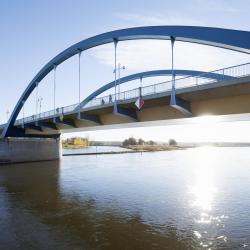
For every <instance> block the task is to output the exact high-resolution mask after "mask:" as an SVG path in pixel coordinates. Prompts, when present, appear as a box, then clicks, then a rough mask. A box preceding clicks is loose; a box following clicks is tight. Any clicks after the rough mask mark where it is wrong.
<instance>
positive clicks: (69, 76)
mask: <svg viewBox="0 0 250 250" xmlns="http://www.w3.org/2000/svg"><path fill="white" fill-rule="evenodd" d="M249 7H250V2H249V1H247V0H245V1H244V0H241V1H230V0H229V1H223V0H217V1H215V0H211V1H201V0H190V1H166V0H165V1H163V0H158V1H145V0H144V1H137V0H134V1H110V0H105V1H94V0H92V1H83V0H82V1H80V0H70V1H66V0H60V1H59V0H54V1H46V0H43V1H39V0H37V1H31V0H25V1H24V0H13V1H7V0H2V1H1V2H0V30H1V46H0V54H1V57H0V68H1V71H0V72H1V73H0V87H1V92H0V104H1V105H0V122H1V123H2V122H5V121H6V111H7V110H9V111H12V109H13V107H14V105H15V103H16V102H17V100H18V98H19V97H20V95H21V93H22V91H23V90H24V88H25V87H26V86H27V84H28V83H29V81H30V80H31V79H32V78H33V77H34V75H35V74H36V73H37V72H38V71H39V70H40V68H41V67H42V66H44V64H46V63H47V62H48V61H49V60H50V59H51V58H52V57H54V56H55V55H56V54H58V53H59V52H61V51H62V50H64V49H65V48H67V47H69V46H70V45H72V44H74V43H76V42H78V41H80V40H83V39H85V38H88V37H90V36H92V35H96V34H99V33H102V32H107V31H111V30H114V29H120V28H127V27H134V26H146V25H199V26H212V27H222V28H232V29H240V30H250V29H249V23H250V16H249V14H248V11H249ZM194 51H195V53H194ZM249 59H250V56H249V55H245V54H241V53H236V52H230V51H225V50H222V49H218V48H211V47H206V46H200V45H194V44H182V43H178V44H176V58H175V61H176V62H175V63H176V67H177V68H186V69H199V70H213V69H216V68H221V67H226V66H231V65H236V64H240V63H245V62H249V61H250V60H249ZM118 60H119V61H120V62H121V63H122V64H124V65H125V66H126V70H125V71H124V72H123V74H124V75H125V74H131V73H135V72H139V71H144V70H149V69H164V68H169V67H170V44H169V42H168V41H134V42H131V41H130V42H123V43H120V44H119V46H118ZM112 71H113V46H112V44H110V45H105V46H101V47H98V48H95V49H92V50H90V51H87V52H84V54H83V56H82V68H81V72H82V76H83V78H82V89H83V92H82V93H81V96H82V97H84V96H86V95H87V94H89V93H90V92H91V91H93V90H94V89H96V88H97V87H98V86H101V85H103V84H104V83H106V82H108V81H111V80H113V77H114V76H113V73H112ZM57 79H58V92H57V106H65V105H70V104H73V103H76V102H77V96H78V94H77V57H74V58H72V59H70V60H69V61H68V62H66V63H64V64H63V65H61V66H60V67H58V73H57ZM135 84H136V83H135ZM145 84H146V83H145ZM52 89H53V88H52V75H48V76H47V77H46V78H45V79H44V81H43V84H41V87H40V89H39V96H41V97H43V99H44V100H43V105H42V110H43V111H46V110H49V109H53V105H52V103H53V98H52V96H53V91H52ZM69 90H70V91H69ZM34 103H35V96H34V95H32V96H31V97H30V98H29V100H28V102H27V104H26V107H25V114H27V115H28V114H33V113H34V112H35V104H34ZM246 124H247V123H233V124H226V125H223V126H222V125H220V126H222V129H221V132H220V133H218V131H219V128H218V127H216V126H217V125H215V128H214V131H216V133H212V132H211V133H210V134H212V135H213V138H212V139H214V134H216V136H217V137H216V138H218V140H222V139H227V140H231V139H232V140H236V139H239V140H243V139H244V140H250V138H246V137H244V136H243V135H241V134H239V135H234V136H235V138H234V136H231V137H230V130H231V127H235V126H237V127H239V128H240V129H239V130H240V131H242V130H243V128H244V127H247V125H246ZM203 127H204V126H203ZM227 127H228V129H225V128H227ZM223 128H224V129H223ZM162 129H163V130H164V131H168V130H169V133H168V132H166V138H164V139H167V137H168V135H167V134H171V135H173V136H175V137H176V136H177V137H178V139H180V140H181V139H183V140H189V138H186V136H185V133H182V132H181V131H183V129H181V127H180V126H172V127H171V128H170V127H168V128H165V127H164V128H162ZM186 129H187V130H188V129H189V130H190V133H191V132H192V131H195V130H197V129H195V128H194V127H192V126H190V125H189V126H186V128H185V130H186ZM148 131H150V133H149V132H148ZM153 131H155V129H150V128H149V129H130V130H127V129H126V130H119V131H118V130H117V131H115V132H114V133H110V132H108V131H104V132H102V131H101V132H100V131H99V132H96V133H90V132H88V134H89V135H90V137H94V138H96V137H98V138H100V139H106V138H107V137H110V134H116V136H114V137H115V138H118V137H119V139H120V138H124V137H126V136H128V135H135V136H136V135H138V136H140V135H142V136H148V137H150V138H151V137H152V138H153V139H154V138H155V139H159V133H158V134H157V133H154V132H153ZM226 131H227V132H226ZM207 134H209V133H207ZM84 135H85V134H84ZM203 135H204V131H202V128H201V135H200V137H199V138H198V137H197V140H202V137H203ZM173 136H172V137H173ZM98 138H96V139H98ZM204 138H205V137H204ZM204 138H203V139H204ZM205 139H209V138H205ZM212 139H211V140H212Z"/></svg>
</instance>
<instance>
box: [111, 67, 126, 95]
mask: <svg viewBox="0 0 250 250" xmlns="http://www.w3.org/2000/svg"><path fill="white" fill-rule="evenodd" d="M125 69H126V68H125V66H121V64H120V63H118V67H117V68H116V69H114V71H113V73H116V70H117V71H118V98H119V97H120V84H121V70H125ZM115 95H116V93H115Z"/></svg>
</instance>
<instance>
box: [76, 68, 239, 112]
mask: <svg viewBox="0 0 250 250" xmlns="http://www.w3.org/2000/svg"><path fill="white" fill-rule="evenodd" d="M173 73H174V75H179V76H200V77H203V78H208V79H214V80H217V81H219V80H222V79H224V80H232V79H234V77H233V76H228V75H222V74H218V73H213V72H204V71H198V70H185V69H179V70H178V69H175V70H174V72H173ZM167 75H172V69H166V70H152V71H145V72H140V73H136V74H132V75H128V76H124V77H122V78H120V80H119V81H117V82H116V85H119V84H123V83H126V82H129V81H133V80H137V79H140V78H147V77H155V76H167ZM114 86H115V81H112V82H110V83H107V84H105V85H103V86H102V87H100V88H99V89H97V90H96V91H94V92H93V93H91V94H90V95H89V96H87V97H86V98H85V99H84V100H83V101H82V102H81V103H80V107H79V105H78V106H77V107H76V108H75V110H79V109H80V108H82V107H84V106H85V105H86V104H87V103H88V102H89V101H91V100H92V99H94V98H95V97H96V96H98V95H100V94H102V93H103V92H105V91H107V90H109V89H111V88H113V87H114Z"/></svg>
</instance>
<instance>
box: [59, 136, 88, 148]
mask: <svg viewBox="0 0 250 250" xmlns="http://www.w3.org/2000/svg"><path fill="white" fill-rule="evenodd" d="M62 144H63V146H66V147H67V146H79V147H88V146H89V140H88V139H87V138H82V137H72V138H68V139H65V140H63V141H62Z"/></svg>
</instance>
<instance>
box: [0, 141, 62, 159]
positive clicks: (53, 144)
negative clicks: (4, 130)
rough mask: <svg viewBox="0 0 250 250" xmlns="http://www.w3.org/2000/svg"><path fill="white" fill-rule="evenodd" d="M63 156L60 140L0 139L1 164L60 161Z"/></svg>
mask: <svg viewBox="0 0 250 250" xmlns="http://www.w3.org/2000/svg"><path fill="white" fill-rule="evenodd" d="M61 155H62V149H61V142H60V139H42V138H5V139H0V163H17V162H32V161H48V160H58V159H60V157H61Z"/></svg>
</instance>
